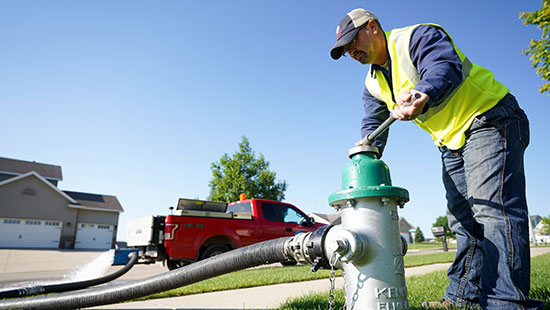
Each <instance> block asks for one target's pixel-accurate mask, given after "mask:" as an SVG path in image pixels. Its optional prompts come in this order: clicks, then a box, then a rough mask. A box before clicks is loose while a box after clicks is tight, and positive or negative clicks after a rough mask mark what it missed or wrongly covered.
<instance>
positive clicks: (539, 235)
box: [531, 215, 550, 245]
mask: <svg viewBox="0 0 550 310" xmlns="http://www.w3.org/2000/svg"><path fill="white" fill-rule="evenodd" d="M537 216H538V215H537ZM538 217H539V219H538V221H533V224H535V223H536V226H535V228H534V230H533V233H534V235H535V238H536V240H537V243H539V245H540V244H548V243H549V242H550V235H548V234H546V233H545V232H544V231H545V224H544V222H543V221H542V218H540V216H538ZM531 241H532V239H531Z"/></svg>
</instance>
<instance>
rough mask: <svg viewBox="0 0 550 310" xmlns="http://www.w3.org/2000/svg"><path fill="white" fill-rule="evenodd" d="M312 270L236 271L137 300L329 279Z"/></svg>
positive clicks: (326, 273)
mask: <svg viewBox="0 0 550 310" xmlns="http://www.w3.org/2000/svg"><path fill="white" fill-rule="evenodd" d="M310 269H311V266H286V267H284V268H282V267H268V268H258V269H247V270H242V271H236V272H233V273H230V274H225V275H222V276H218V277H215V278H211V279H208V280H204V281H201V282H198V283H195V284H191V285H188V286H184V287H180V288H177V289H173V290H170V291H166V292H162V293H158V294H154V295H150V296H146V297H143V298H140V299H136V300H146V299H153V298H165V297H176V296H184V295H191V294H200V293H206V292H215V291H224V290H232V289H238V288H246V287H254V286H263V285H272V284H279V283H290V282H299V281H310V280H317V279H324V278H328V275H329V270H319V271H317V272H311V270H310ZM336 275H337V276H341V275H342V272H341V271H337V272H336Z"/></svg>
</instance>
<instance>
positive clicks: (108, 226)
mask: <svg viewBox="0 0 550 310" xmlns="http://www.w3.org/2000/svg"><path fill="white" fill-rule="evenodd" d="M97 228H99V229H110V228H111V225H97Z"/></svg>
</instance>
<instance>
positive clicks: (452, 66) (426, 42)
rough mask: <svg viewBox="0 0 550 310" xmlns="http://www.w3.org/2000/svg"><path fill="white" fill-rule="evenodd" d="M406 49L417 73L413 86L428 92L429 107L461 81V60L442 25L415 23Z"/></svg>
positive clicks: (443, 97) (439, 100) (441, 100)
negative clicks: (440, 26) (417, 76)
mask: <svg viewBox="0 0 550 310" xmlns="http://www.w3.org/2000/svg"><path fill="white" fill-rule="evenodd" d="M409 52H410V55H411V59H412V62H413V65H414V66H415V67H416V68H417V70H418V73H419V74H420V82H419V83H418V84H417V85H416V86H415V89H416V90H418V91H421V92H423V93H425V94H427V95H428V97H429V98H430V100H429V101H428V103H427V106H428V107H435V106H438V105H439V104H440V103H441V102H443V101H444V100H445V99H446V98H447V97H448V96H449V95H450V94H451V93H452V92H453V91H454V90H455V89H456V88H457V87H458V86H459V85H460V83H462V62H461V61H460V58H459V57H458V54H457V53H456V51H455V49H454V47H453V44H452V43H451V39H450V38H449V36H448V35H447V34H446V33H445V31H443V30H442V29H439V28H437V27H433V26H430V25H421V26H418V27H416V28H415V29H414V30H413V33H412V35H411V41H410V44H409Z"/></svg>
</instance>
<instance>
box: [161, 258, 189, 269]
mask: <svg viewBox="0 0 550 310" xmlns="http://www.w3.org/2000/svg"><path fill="white" fill-rule="evenodd" d="M183 266H185V263H184V262H182V261H179V260H173V259H167V260H166V267H168V270H174V269H178V268H180V267H183Z"/></svg>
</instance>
